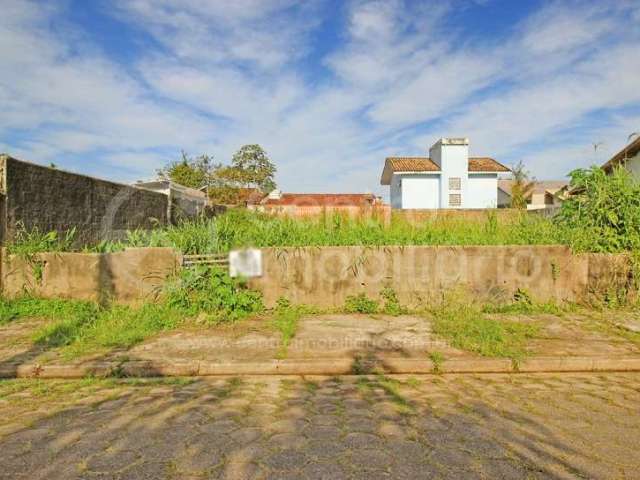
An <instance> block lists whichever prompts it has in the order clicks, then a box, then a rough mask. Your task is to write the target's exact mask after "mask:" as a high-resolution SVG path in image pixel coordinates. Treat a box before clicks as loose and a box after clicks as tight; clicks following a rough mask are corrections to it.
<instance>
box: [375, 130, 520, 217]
mask: <svg viewBox="0 0 640 480" xmlns="http://www.w3.org/2000/svg"><path fill="white" fill-rule="evenodd" d="M507 172H510V170H509V168H507V167H505V166H504V165H502V164H501V163H499V162H497V161H495V160H494V159H493V158H489V157H469V139H467V138H441V139H440V140H438V141H437V142H436V143H435V144H434V145H433V146H432V147H431V149H430V150H429V157H389V158H387V159H386V161H385V165H384V170H383V171H382V177H381V179H380V183H381V184H382V185H389V187H390V200H391V207H392V208H402V209H441V208H453V209H464V208H469V209H473V208H496V207H497V206H498V174H500V173H507Z"/></svg>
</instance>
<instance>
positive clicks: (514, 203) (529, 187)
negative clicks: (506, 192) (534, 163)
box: [511, 161, 535, 209]
mask: <svg viewBox="0 0 640 480" xmlns="http://www.w3.org/2000/svg"><path fill="white" fill-rule="evenodd" d="M512 173H513V183H512V184H511V208H520V209H526V208H527V198H528V197H529V195H531V192H532V191H533V187H534V186H535V180H534V179H530V177H529V172H528V171H527V169H526V168H525V166H524V164H523V163H522V161H519V162H518V163H517V165H516V166H515V167H513V169H512Z"/></svg>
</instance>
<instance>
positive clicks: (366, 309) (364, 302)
mask: <svg viewBox="0 0 640 480" xmlns="http://www.w3.org/2000/svg"><path fill="white" fill-rule="evenodd" d="M378 309H379V307H378V302H376V301H375V300H372V299H370V298H369V297H367V294H366V293H364V292H362V293H359V294H358V295H349V296H348V297H347V298H346V300H345V302H344V311H345V312H346V313H368V314H372V313H377V312H378Z"/></svg>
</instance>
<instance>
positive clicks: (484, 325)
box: [0, 271, 617, 362]
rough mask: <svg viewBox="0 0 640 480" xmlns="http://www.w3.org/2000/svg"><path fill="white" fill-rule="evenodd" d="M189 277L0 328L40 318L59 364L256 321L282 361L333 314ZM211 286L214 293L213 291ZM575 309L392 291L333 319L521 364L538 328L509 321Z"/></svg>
mask: <svg viewBox="0 0 640 480" xmlns="http://www.w3.org/2000/svg"><path fill="white" fill-rule="evenodd" d="M195 275H196V273H195V272H193V271H192V272H190V273H188V276H189V277H190V278H189V279H188V280H189V282H190V283H189V286H188V287H187V286H185V285H184V284H182V286H180V285H181V283H180V282H184V277H182V278H180V279H177V280H176V282H174V283H172V285H171V287H170V288H169V289H168V290H167V293H166V294H165V295H164V296H163V297H162V299H161V301H159V302H158V303H156V304H147V305H143V306H141V307H137V308H134V307H129V306H122V305H113V306H99V305H97V304H93V303H90V302H81V301H73V300H46V299H36V298H30V297H24V298H18V299H13V300H0V328H2V326H3V325H6V324H8V323H9V322H14V321H21V320H22V319H30V318H38V319H42V320H44V321H42V322H40V323H39V326H38V327H37V328H36V330H35V331H33V332H32V334H31V341H32V342H33V343H34V344H35V345H36V346H38V347H41V348H43V349H44V350H52V349H53V350H56V351H58V352H60V353H61V354H62V356H63V357H64V358H67V359H72V358H78V357H81V356H84V355H91V354H96V353H105V352H108V351H110V350H112V349H127V348H130V347H132V346H134V345H136V344H138V343H140V342H142V341H144V340H145V339H147V338H149V337H152V336H154V335H156V334H158V333H161V332H166V331H171V330H176V329H180V328H183V327H184V328H192V327H193V326H194V325H197V326H198V327H199V328H216V326H217V325H220V324H221V323H229V322H238V321H242V319H243V318H246V317H259V318H262V319H263V321H264V322H265V325H266V326H269V327H271V328H273V330H274V331H276V332H278V333H279V335H280V339H281V349H280V352H279V356H280V357H285V356H286V355H287V347H288V345H289V343H290V342H291V340H292V339H293V338H294V337H295V335H296V333H297V330H298V325H299V320H300V318H301V317H302V316H305V315H314V314H321V313H331V312H329V311H321V310H319V309H317V308H313V307H310V306H305V305H293V304H291V303H290V302H288V301H287V300H285V299H281V300H280V301H279V302H278V305H277V306H276V307H275V308H274V309H272V310H266V309H265V308H264V307H263V305H262V302H261V300H260V296H259V295H258V294H257V293H256V292H252V291H250V290H246V289H244V288H243V287H242V286H241V285H238V284H237V283H235V282H232V281H231V279H229V278H228V277H225V276H224V275H223V274H222V273H221V272H219V271H216V272H215V273H211V272H208V271H206V272H205V271H203V272H200V275H201V277H200V280H199V282H200V285H196V286H194V284H195V283H197V282H195V281H194V279H193V278H191V277H193V276H195ZM220 278H225V280H224V282H228V284H225V283H224V282H223V284H224V285H226V286H224V287H223V288H227V289H228V291H227V293H226V295H227V298H228V303H221V302H220V298H221V295H216V294H215V293H212V292H215V291H216V290H215V289H219V288H221V287H220V286H219V283H220ZM216 282H218V283H217V284H218V286H212V283H216ZM222 298H224V297H223V296H222ZM239 298H242V299H243V300H239ZM241 305H244V306H243V307H241ZM578 309H579V307H577V306H575V305H557V304H552V303H547V304H538V303H535V302H532V301H531V300H530V299H529V298H528V297H527V296H526V294H524V293H523V294H521V295H520V296H518V297H517V298H516V299H515V300H513V301H511V302H507V303H502V304H499V305H497V304H495V303H481V302H478V301H473V300H471V297H470V296H469V295H467V294H465V292H464V291H462V290H458V291H454V292H452V293H451V294H449V295H446V296H445V297H444V298H442V299H441V301H439V302H436V303H433V304H429V305H424V306H423V307H421V308H420V309H417V310H414V311H409V310H408V309H407V308H406V307H404V306H403V305H401V304H400V303H399V302H398V300H397V296H395V294H394V293H393V292H392V291H390V289H385V290H384V291H383V292H381V295H380V298H379V300H378V299H373V298H367V297H365V296H363V295H358V296H353V297H349V298H348V299H347V301H346V302H345V305H343V306H342V307H341V308H339V309H336V310H335V312H337V313H355V314H368V315H374V316H376V315H381V314H382V315H404V314H412V315H418V316H421V317H423V318H424V319H425V321H428V322H430V323H431V326H432V331H433V333H435V334H436V335H437V336H438V337H440V338H441V339H443V340H446V341H447V342H448V343H449V344H450V345H451V346H453V347H455V348H460V349H462V350H467V351H470V352H473V353H477V354H479V355H482V356H487V357H504V358H512V359H514V360H519V359H522V358H524V357H526V355H527V345H528V342H529V340H530V339H532V338H534V337H536V336H537V335H538V334H539V332H540V327H539V323H537V322H535V321H534V322H531V321H527V322H520V321H516V320H514V319H513V316H514V315H539V314H553V315H564V314H565V313H567V312H570V313H573V312H575V311H576V310H578ZM592 318H593V322H592V323H593V328H597V329H600V330H601V331H602V329H603V328H604V329H607V330H608V331H610V332H614V333H617V332H615V331H614V330H615V329H614V328H613V327H611V326H609V325H608V324H605V320H606V319H607V318H614V317H613V316H612V315H601V316H600V317H597V315H596V314H595V313H594V314H593V316H592ZM437 355H438V354H437V352H434V357H433V358H432V360H433V361H434V362H438V361H439V360H442V359H439V358H438V356H437Z"/></svg>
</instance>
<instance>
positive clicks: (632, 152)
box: [602, 137, 640, 172]
mask: <svg viewBox="0 0 640 480" xmlns="http://www.w3.org/2000/svg"><path fill="white" fill-rule="evenodd" d="M638 152H640V137H638V138H636V139H635V140H634V141H633V142H631V143H630V144H629V145H627V146H626V147H624V148H623V149H622V150H620V151H619V152H618V153H616V154H615V155H614V156H613V157H611V159H610V160H609V161H608V162H607V163H605V164H604V165H603V166H602V169H603V170H604V171H605V172H609V171H611V170H612V169H613V167H614V166H615V165H619V164H621V163H624V161H625V159H629V158H633V157H635V156H636V155H637V154H638Z"/></svg>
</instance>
